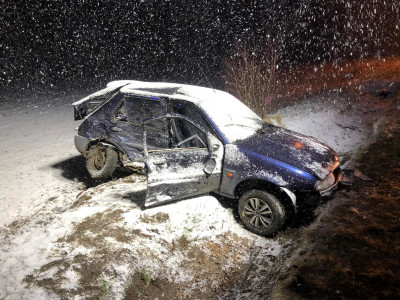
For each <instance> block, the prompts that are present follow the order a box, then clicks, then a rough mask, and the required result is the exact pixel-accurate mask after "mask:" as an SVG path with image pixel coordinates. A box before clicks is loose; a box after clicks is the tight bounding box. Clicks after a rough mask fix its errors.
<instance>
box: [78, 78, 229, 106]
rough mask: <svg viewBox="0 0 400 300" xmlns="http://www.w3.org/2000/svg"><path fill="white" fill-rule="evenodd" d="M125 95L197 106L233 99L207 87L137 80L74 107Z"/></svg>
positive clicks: (109, 87) (113, 86) (114, 83)
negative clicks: (207, 102)
mask: <svg viewBox="0 0 400 300" xmlns="http://www.w3.org/2000/svg"><path fill="white" fill-rule="evenodd" d="M118 89H119V90H120V92H121V93H123V94H131V95H137V96H144V97H173V98H176V99H181V100H186V101H190V102H193V103H196V104H199V103H200V102H203V101H205V100H207V101H214V100H215V99H218V98H222V97H224V98H226V97H232V95H230V94H228V93H226V92H223V91H220V90H216V89H211V88H206V87H201V86H195V85H187V84H180V83H167V82H145V81H136V80H117V81H112V82H109V83H108V84H107V87H106V88H105V89H102V90H100V91H97V92H96V93H94V94H91V95H89V96H87V97H85V98H83V99H81V100H79V101H77V102H75V103H73V104H72V105H73V106H76V105H79V104H82V103H84V102H86V101H88V100H91V99H94V98H97V97H101V96H103V95H107V94H110V93H112V92H114V91H116V90H118Z"/></svg>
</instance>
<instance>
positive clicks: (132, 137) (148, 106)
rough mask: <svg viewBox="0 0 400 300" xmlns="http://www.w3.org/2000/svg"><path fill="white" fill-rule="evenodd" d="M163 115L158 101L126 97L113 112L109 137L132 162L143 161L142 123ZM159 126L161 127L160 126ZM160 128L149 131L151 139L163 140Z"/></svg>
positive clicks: (161, 106)
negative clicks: (144, 120)
mask: <svg viewBox="0 0 400 300" xmlns="http://www.w3.org/2000/svg"><path fill="white" fill-rule="evenodd" d="M163 113H164V110H163V105H162V103H161V101H160V100H158V99H154V98H140V97H131V96H125V97H124V98H123V99H122V101H121V103H120V104H119V106H118V107H117V110H116V111H114V112H113V116H112V123H110V126H109V128H108V129H109V130H108V132H109V135H110V137H111V138H112V139H113V141H114V142H115V143H117V144H118V145H119V146H120V147H121V148H122V149H123V150H124V151H125V153H127V154H128V156H129V159H130V160H131V161H142V160H143V155H142V151H143V132H142V121H143V119H145V118H150V117H154V116H158V115H162V114H163ZM157 126H158V127H160V125H159V124H157ZM158 127H157V128H152V129H150V130H149V135H150V136H151V137H153V138H161V137H160V134H159V130H158Z"/></svg>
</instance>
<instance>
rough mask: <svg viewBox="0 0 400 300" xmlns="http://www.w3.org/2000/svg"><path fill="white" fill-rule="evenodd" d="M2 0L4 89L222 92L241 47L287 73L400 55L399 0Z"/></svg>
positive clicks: (0, 78)
mask: <svg viewBox="0 0 400 300" xmlns="http://www.w3.org/2000/svg"><path fill="white" fill-rule="evenodd" d="M0 1H1V2H0V3H1V4H0V22H1V26H0V34H1V38H0V66H1V69H0V71H1V73H0V88H13V87H20V88H24V87H25V88H28V87H31V88H32V87H35V86H37V87H39V86H48V87H64V86H76V87H83V86H93V87H94V86H96V85H104V84H105V83H107V82H108V81H111V80H114V79H138V80H154V81H159V80H162V81H173V82H181V83H192V84H198V85H205V86H210V85H211V86H213V87H219V88H223V83H222V80H221V65H222V61H223V60H226V59H227V58H229V57H230V56H232V55H234V53H235V49H236V46H237V45H239V44H241V43H247V44H248V45H252V47H254V48H256V49H255V53H258V52H257V51H262V49H263V48H265V45H273V46H274V47H277V48H279V61H278V65H279V66H280V67H281V68H289V67H290V66H293V65H298V64H306V63H317V62H318V63H324V62H328V61H333V60H346V59H359V58H366V57H377V56H380V57H382V56H391V55H397V56H398V55H400V3H399V1H398V0H390V1H385V0H365V1H344V0H328V1H315V2H316V3H313V4H309V2H311V1H305V0H304V1H299V0H298V1H289V0H279V1H278V0H277V1H272V0H269V1H248V0H246V1H245V0H227V1H222V0H215V1H210V0H204V1H183V0H176V1H173V0H171V1H147V0H142V1H84V0H79V1H65V0H50V1H41V0H38V1H26V0H25V1H20V0H17V1H11V0H0Z"/></svg>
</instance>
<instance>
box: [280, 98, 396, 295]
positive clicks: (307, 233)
mask: <svg viewBox="0 0 400 300" xmlns="http://www.w3.org/2000/svg"><path fill="white" fill-rule="evenodd" d="M397 103H398V102H397ZM397 105H398V104H397ZM396 109H398V108H397V107H396V104H395V106H394V110H392V111H391V112H389V115H388V116H387V119H386V124H387V125H388V126H386V127H385V130H384V131H383V132H382V133H381V136H380V137H379V139H378V140H377V141H376V142H375V143H373V144H371V145H370V146H369V147H368V148H366V150H365V152H364V153H363V154H362V155H361V156H360V158H359V166H358V168H359V169H360V170H362V173H363V174H364V175H365V176H357V177H356V178H355V182H354V186H353V188H352V190H351V191H350V192H346V191H342V192H340V193H338V194H337V195H336V197H335V198H334V200H333V201H332V202H330V203H328V204H327V205H325V206H322V207H321V208H320V209H319V217H318V219H317V221H316V222H315V223H313V224H312V225H311V226H310V227H309V228H307V229H306V230H304V232H303V233H302V234H301V236H300V237H299V238H298V241H299V242H300V243H301V246H300V247H299V249H298V250H297V252H296V254H295V255H294V256H293V257H292V260H291V263H290V266H291V267H290V269H289V271H288V273H285V275H282V276H281V283H280V284H279V285H278V287H277V288H276V289H275V290H274V294H273V297H276V298H291V299H296V298H307V299H361V298H366V299H398V298H399V297H400V288H399V286H400V279H399V276H398V274H399V272H400V262H399V259H398V253H399V252H400V222H399V220H400V209H399V199H400V184H399V182H400V151H399V149H400V120H399V117H398V110H397V111H396ZM396 114H397V116H396ZM368 178H371V179H372V180H370V181H368Z"/></svg>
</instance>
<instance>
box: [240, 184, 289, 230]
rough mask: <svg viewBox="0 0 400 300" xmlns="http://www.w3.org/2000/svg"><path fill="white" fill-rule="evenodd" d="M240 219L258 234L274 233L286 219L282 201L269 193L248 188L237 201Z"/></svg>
mask: <svg viewBox="0 0 400 300" xmlns="http://www.w3.org/2000/svg"><path fill="white" fill-rule="evenodd" d="M238 212H239V215H240V219H241V220H242V222H243V224H244V225H245V226H246V228H247V229H249V230H250V231H252V232H254V233H257V234H259V235H274V234H276V233H278V231H279V229H281V228H282V226H283V224H284V223H285V220H286V211H285V208H284V206H283V205H282V203H281V202H280V201H279V200H278V199H277V198H276V197H275V196H274V195H271V194H270V193H268V192H266V191H262V190H250V191H247V192H246V193H244V194H243V195H242V196H241V197H240V199H239V203H238Z"/></svg>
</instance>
